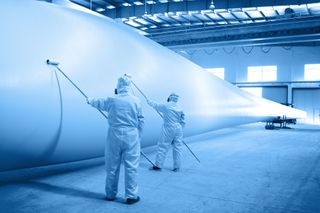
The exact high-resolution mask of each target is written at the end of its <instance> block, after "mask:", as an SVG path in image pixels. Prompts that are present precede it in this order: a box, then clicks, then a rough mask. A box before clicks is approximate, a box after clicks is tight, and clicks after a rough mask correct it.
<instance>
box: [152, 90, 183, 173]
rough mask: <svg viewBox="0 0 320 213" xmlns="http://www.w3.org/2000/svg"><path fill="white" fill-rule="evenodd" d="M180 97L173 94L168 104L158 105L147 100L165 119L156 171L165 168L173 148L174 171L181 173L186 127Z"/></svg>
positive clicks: (159, 143)
mask: <svg viewBox="0 0 320 213" xmlns="http://www.w3.org/2000/svg"><path fill="white" fill-rule="evenodd" d="M178 99H179V96H178V95H177V94H175V93H171V94H170V96H169V98H168V100H167V103H165V104H158V103H156V102H154V101H151V100H147V102H148V104H149V105H150V106H151V107H153V108H154V109H155V110H156V111H158V112H159V113H160V114H161V116H162V118H163V126H162V130H161V135H160V138H159V141H158V149H157V156H156V162H155V166H153V167H152V169H154V170H160V169H161V168H162V166H163V163H164V160H165V158H166V155H167V152H168V150H169V148H170V147H171V145H172V146H173V171H179V169H180V166H181V152H182V143H183V131H182V129H183V127H184V125H185V118H184V113H183V111H182V109H181V107H180V105H179V104H178V103H177V102H178Z"/></svg>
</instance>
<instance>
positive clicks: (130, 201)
mask: <svg viewBox="0 0 320 213" xmlns="http://www.w3.org/2000/svg"><path fill="white" fill-rule="evenodd" d="M139 200H140V197H139V196H137V198H128V199H127V204H128V205H131V204H134V203H136V202H139Z"/></svg>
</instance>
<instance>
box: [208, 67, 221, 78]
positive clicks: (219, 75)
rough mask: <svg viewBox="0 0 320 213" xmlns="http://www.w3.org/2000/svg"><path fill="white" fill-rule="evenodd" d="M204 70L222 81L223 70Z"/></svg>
mask: <svg viewBox="0 0 320 213" xmlns="http://www.w3.org/2000/svg"><path fill="white" fill-rule="evenodd" d="M206 70H207V71H208V72H209V73H211V74H213V75H215V76H217V77H219V78H221V79H222V80H224V68H206Z"/></svg>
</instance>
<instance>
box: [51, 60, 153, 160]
mask: <svg viewBox="0 0 320 213" xmlns="http://www.w3.org/2000/svg"><path fill="white" fill-rule="evenodd" d="M46 62H47V64H48V65H51V66H54V67H55V68H57V70H58V71H59V72H60V73H61V74H62V75H63V76H64V77H65V78H66V79H67V80H68V81H69V82H70V83H71V84H72V85H73V86H74V87H75V88H76V89H77V90H78V91H79V92H80V93H81V94H82V95H83V96H84V97H85V98H86V99H87V102H88V96H87V95H86V94H85V93H84V92H83V91H82V90H81V89H80V88H79V87H78V86H77V85H76V84H75V83H74V82H73V81H72V80H71V79H70V78H69V77H68V76H67V75H66V74H65V73H64V72H63V71H62V70H61V69H60V68H59V63H58V62H55V61H50V60H49V59H47V61H46ZM97 110H98V111H99V112H100V113H101V114H102V115H103V117H105V118H106V119H108V116H107V115H106V114H104V113H103V112H102V111H101V110H99V109H97ZM140 153H141V155H142V156H143V157H145V158H146V159H147V160H148V161H149V162H150V163H151V164H152V165H153V166H155V165H154V164H153V163H152V162H151V160H150V159H149V158H148V157H147V156H146V155H145V154H144V153H143V152H142V151H140Z"/></svg>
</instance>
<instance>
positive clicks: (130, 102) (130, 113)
mask: <svg viewBox="0 0 320 213" xmlns="http://www.w3.org/2000/svg"><path fill="white" fill-rule="evenodd" d="M107 102H108V104H107V106H106V111H108V116H109V125H110V127H113V128H123V127H135V128H139V116H142V112H141V107H140V101H139V99H138V98H136V97H134V96H132V95H129V94H128V93H122V94H119V95H115V96H114V97H110V98H108V101H107Z"/></svg>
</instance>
